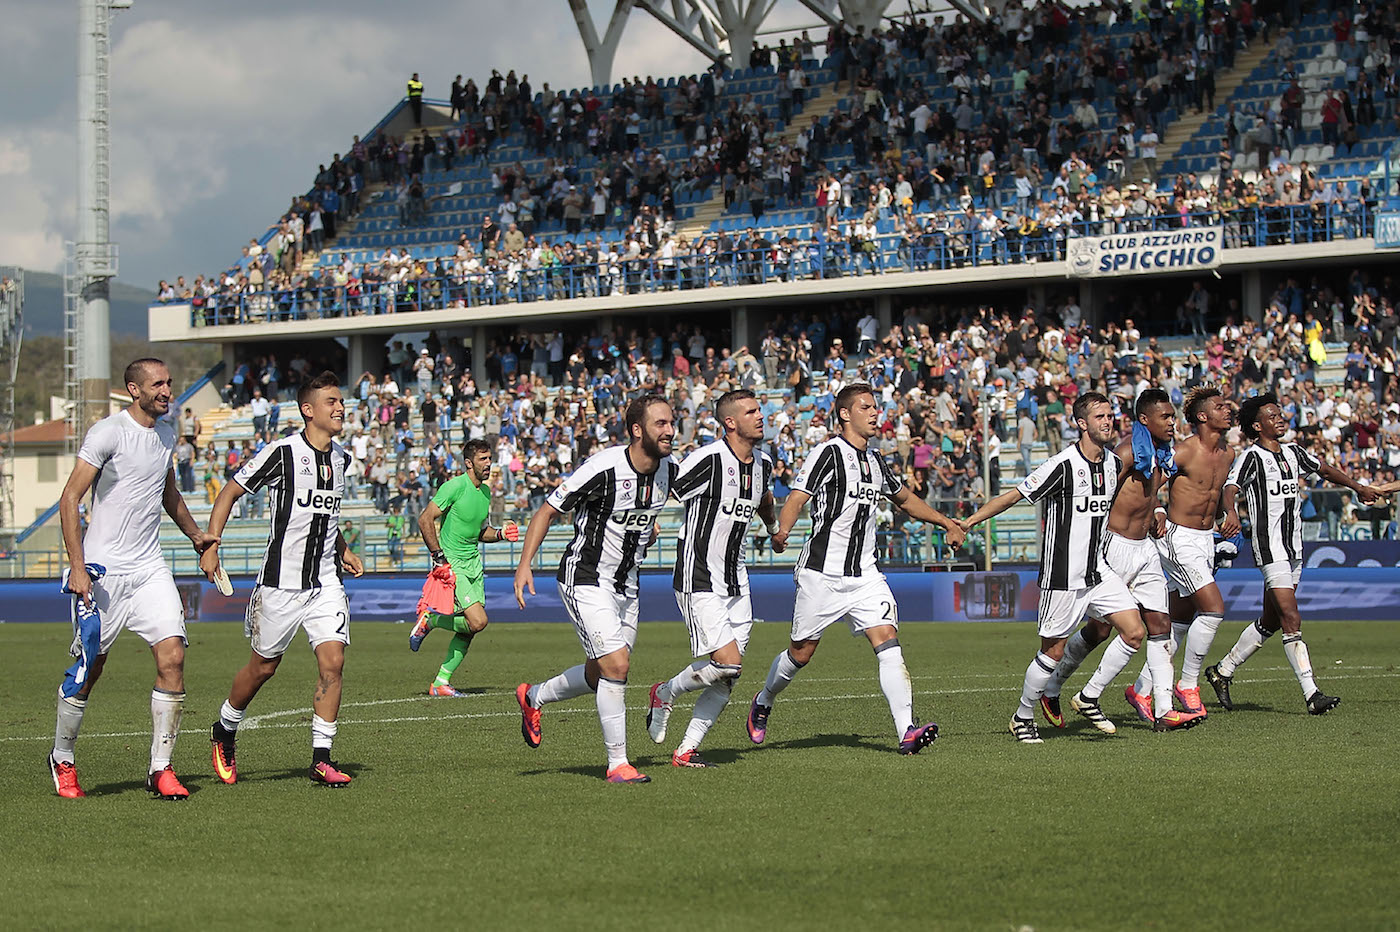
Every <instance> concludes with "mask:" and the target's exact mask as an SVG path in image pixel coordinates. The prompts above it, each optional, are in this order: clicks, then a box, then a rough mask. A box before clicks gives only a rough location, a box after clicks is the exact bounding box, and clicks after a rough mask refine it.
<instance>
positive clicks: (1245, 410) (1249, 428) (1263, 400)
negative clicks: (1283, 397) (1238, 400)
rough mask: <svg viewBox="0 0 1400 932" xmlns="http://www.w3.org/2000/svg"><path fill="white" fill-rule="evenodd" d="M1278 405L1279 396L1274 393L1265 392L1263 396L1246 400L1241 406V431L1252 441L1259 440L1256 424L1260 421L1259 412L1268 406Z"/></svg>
mask: <svg viewBox="0 0 1400 932" xmlns="http://www.w3.org/2000/svg"><path fill="white" fill-rule="evenodd" d="M1276 404H1278V396H1277V395H1275V394H1274V393H1273V392H1264V394H1262V395H1255V396H1254V397H1253V398H1246V399H1245V401H1244V404H1242V405H1240V430H1241V431H1243V432H1244V435H1245V436H1246V437H1248V438H1249V439H1250V440H1257V439H1259V428H1258V427H1257V426H1256V422H1257V421H1258V420H1259V411H1260V410H1261V409H1262V408H1265V407H1267V406H1268V405H1276Z"/></svg>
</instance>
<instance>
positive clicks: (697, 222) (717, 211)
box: [677, 84, 849, 240]
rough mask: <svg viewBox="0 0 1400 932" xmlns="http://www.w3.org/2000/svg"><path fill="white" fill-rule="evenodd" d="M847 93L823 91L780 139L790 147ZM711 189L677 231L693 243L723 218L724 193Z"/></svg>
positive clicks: (832, 88) (832, 87)
mask: <svg viewBox="0 0 1400 932" xmlns="http://www.w3.org/2000/svg"><path fill="white" fill-rule="evenodd" d="M809 90H811V88H809ZM848 93H849V92H847V93H837V92H836V85H835V84H830V85H828V86H826V87H824V88H822V89H821V90H820V91H819V92H818V93H817V95H816V96H815V97H808V98H807V99H806V100H805V101H804V102H803V106H802V112H801V113H799V114H797V115H796V116H794V117H793V118H792V122H790V123H788V125H787V126H786V127H784V129H783V131H782V132H781V133H780V134H779V136H778V138H779V139H781V140H782V141H783V142H785V143H788V144H791V143H792V142H793V141H794V140H796V139H797V137H798V134H800V133H801V132H802V131H803V130H804V129H807V128H809V127H811V125H812V124H813V123H815V122H817V121H818V120H820V119H821V118H822V117H824V116H826V115H827V114H829V113H830V112H831V111H832V110H833V109H834V108H835V107H836V104H837V103H838V102H839V101H840V100H841V99H842V98H843V97H846V96H847V94H848ZM711 190H712V191H714V194H713V195H712V196H711V197H710V199H709V200H708V201H702V202H700V203H698V204H696V205H694V206H695V213H694V214H693V215H692V216H691V217H690V218H689V219H687V220H683V221H681V222H680V223H678V224H677V231H678V232H679V233H680V235H682V236H684V237H685V238H686V239H690V240H693V239H695V238H696V237H697V236H700V235H701V234H702V233H704V232H706V231H707V230H709V228H710V224H711V223H713V222H714V221H716V220H718V219H719V218H720V217H723V216H724V191H723V189H722V188H721V187H720V185H719V183H718V182H716V183H715V185H714V186H713V187H712V188H711Z"/></svg>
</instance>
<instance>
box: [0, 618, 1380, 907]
mask: <svg viewBox="0 0 1400 932" xmlns="http://www.w3.org/2000/svg"><path fill="white" fill-rule="evenodd" d="M1242 627H1243V623H1239V622H1234V623H1227V624H1225V625H1224V626H1222V628H1221V631H1220V634H1219V636H1218V638H1217V641H1216V645H1215V649H1214V650H1213V651H1212V654H1211V658H1210V659H1211V660H1214V659H1216V658H1217V657H1218V656H1219V655H1220V654H1222V653H1223V652H1224V651H1225V650H1226V649H1227V648H1228V647H1229V646H1230V645H1231V644H1232V643H1233V642H1234V639H1235V637H1236V636H1237V635H1238V633H1239V631H1240V630H1241V628H1242ZM1304 632H1305V634H1306V635H1307V636H1308V640H1309V646H1310V648H1311V653H1312V659H1313V663H1314V667H1315V669H1316V671H1317V677H1318V682H1319V684H1320V685H1321V686H1322V688H1323V689H1324V690H1327V691H1328V692H1331V693H1333V694H1336V695H1341V696H1342V697H1343V699H1344V701H1343V703H1342V706H1341V708H1340V709H1338V710H1337V711H1336V712H1334V713H1332V714H1330V715H1327V716H1323V717H1320V718H1314V717H1310V716H1308V715H1307V714H1306V713H1305V710H1304V706H1303V700H1302V696H1301V693H1300V690H1299V688H1298V685H1297V681H1296V680H1295V679H1294V677H1293V674H1292V672H1291V671H1290V670H1289V668H1288V666H1287V662H1286V661H1285V659H1284V657H1283V652H1282V650H1281V648H1280V646H1279V644H1278V643H1276V642H1270V643H1269V644H1268V645H1266V646H1265V648H1264V649H1263V650H1262V651H1261V652H1260V653H1259V654H1257V655H1256V656H1255V657H1254V659H1253V660H1252V661H1251V663H1250V665H1249V666H1247V667H1245V668H1244V669H1242V670H1241V671H1240V673H1239V675H1238V676H1237V677H1236V685H1235V690H1234V694H1235V701H1236V706H1237V710H1236V711H1235V712H1233V713H1225V712H1223V711H1220V710H1219V709H1218V707H1217V706H1215V704H1214V702H1213V699H1214V697H1213V696H1211V695H1210V689H1209V687H1205V690H1204V691H1205V693H1206V694H1207V696H1208V699H1209V700H1210V701H1208V703H1207V705H1208V708H1210V710H1211V711H1210V717H1209V720H1208V721H1206V722H1205V723H1204V724H1203V725H1201V726H1200V727H1198V728H1196V729H1194V730H1192V731H1189V732H1182V733H1169V734H1154V733H1152V732H1151V731H1150V729H1148V728H1147V727H1146V726H1144V725H1142V724H1140V723H1139V722H1137V720H1136V718H1135V717H1133V716H1132V715H1131V712H1130V711H1129V709H1128V707H1127V705H1126V703H1125V702H1124V701H1123V699H1122V688H1123V686H1124V685H1125V682H1126V677H1127V676H1129V675H1134V674H1135V673H1136V670H1137V664H1134V665H1133V666H1132V667H1130V668H1129V669H1130V672H1129V673H1125V674H1124V678H1120V681H1119V682H1118V683H1117V684H1116V685H1115V687H1114V689H1113V690H1112V691H1110V692H1108V693H1106V694H1105V699H1104V707H1105V709H1106V710H1107V711H1108V712H1109V714H1110V716H1111V717H1113V718H1114V719H1115V720H1116V721H1117V722H1118V724H1119V734H1118V735H1117V736H1116V737H1105V736H1100V735H1099V734H1098V733H1097V732H1095V731H1094V730H1092V728H1090V727H1089V726H1088V725H1087V723H1084V722H1082V721H1078V720H1075V718H1074V713H1072V712H1070V711H1069V710H1068V702H1066V715H1067V716H1069V719H1070V720H1069V721H1068V727H1067V728H1065V729H1064V730H1062V731H1057V730H1055V729H1051V728H1049V727H1048V726H1047V727H1043V730H1042V735H1043V736H1044V737H1045V739H1046V741H1045V744H1043V745H1041V746H1038V747H1034V746H1021V745H1018V744H1016V742H1015V741H1014V740H1013V739H1012V738H1011V736H1010V735H1009V734H1008V733H1007V730H1006V724H1007V720H1008V719H1009V717H1010V715H1011V711H1012V708H1013V707H1014V704H1015V701H1016V696H1017V695H1018V694H1019V690H1020V682H1021V677H1022V674H1023V672H1024V670H1025V666H1026V663H1027V662H1028V661H1029V659H1030V657H1031V655H1032V653H1033V651H1034V648H1035V644H1036V640H1035V636H1034V631H1033V629H1032V627H1031V626H1029V625H1024V624H909V625H905V626H904V629H903V631H902V633H901V638H900V640H901V642H902V643H903V645H904V651H905V657H906V659H907V662H908V666H909V670H910V673H911V675H912V676H913V678H914V686H915V695H916V711H917V712H918V714H919V715H920V717H922V718H925V719H926V718H933V719H934V720H936V721H938V722H939V724H940V726H941V728H942V736H941V737H940V739H939V740H938V742H937V743H936V744H934V745H933V746H932V747H931V748H929V749H927V750H926V751H924V752H923V753H922V754H920V755H919V756H917V757H909V758H906V757H900V756H898V755H896V754H895V753H893V751H892V747H893V744H894V735H893V727H892V725H891V723H890V719H889V713H888V709H887V707H886V705H885V702H884V699H883V697H882V696H881V694H880V689H879V684H878V681H877V679H876V671H875V668H876V664H875V660H874V659H873V657H872V655H871V652H870V649H869V647H868V645H866V643H865V642H864V641H863V640H861V641H856V640H852V639H851V638H849V637H847V636H845V635H844V633H842V631H841V629H839V628H833V629H832V630H831V632H830V633H829V634H828V635H827V637H826V640H825V643H824V645H823V647H822V648H821V650H819V651H818V652H817V655H816V657H815V659H814V660H813V662H812V664H811V665H810V666H809V667H808V668H807V669H806V670H804V671H803V673H802V675H801V676H800V677H799V678H798V679H797V680H796V682H795V683H794V685H793V686H792V687H791V688H790V689H789V690H787V692H785V693H784V694H783V695H782V696H781V697H780V698H779V700H778V704H777V705H776V707H775V708H774V712H773V717H772V720H771V722H770V727H769V731H768V742H767V743H766V744H765V745H764V746H762V747H754V746H753V745H751V744H750V743H749V741H748V739H747V737H746V735H745V734H744V729H743V718H744V714H745V710H746V708H747V705H748V699H749V697H750V696H752V694H753V693H754V691H755V690H757V689H758V687H759V686H760V685H761V680H762V678H763V675H764V674H765V672H766V671H767V667H768V664H769V662H770V661H771V659H772V657H773V656H774V654H775V653H776V652H777V651H778V650H780V649H781V648H782V647H783V646H784V645H785V643H786V635H787V626H786V625H780V624H766V625H758V626H757V627H756V630H755V633H754V640H753V644H752V645H751V647H750V650H749V663H748V665H747V667H746V670H745V673H744V677H743V679H742V680H741V681H740V685H739V687H738V689H737V690H736V694H735V700H734V701H733V702H732V703H731V705H730V707H729V709H727V710H726V712H725V714H724V716H723V717H722V718H721V719H720V721H719V723H718V724H717V725H716V726H715V728H714V730H713V731H712V732H711V734H710V737H709V739H708V740H707V742H706V744H705V747H704V752H705V754H706V755H707V756H708V757H710V758H711V759H712V760H714V761H715V762H716V763H718V764H720V765H721V766H719V767H716V768H714V769H711V770H680V769H676V768H672V767H671V766H670V764H669V759H670V757H669V755H670V751H671V750H672V748H673V746H674V744H675V742H676V741H677V740H678V739H679V737H680V735H681V733H682V732H683V731H684V729H685V724H686V722H687V721H688V719H689V709H690V705H691V701H693V697H685V698H684V699H683V700H682V701H681V702H680V703H678V704H677V708H676V713H675V715H674V716H673V717H672V720H671V726H670V729H671V735H670V736H669V737H668V740H667V744H666V745H664V746H657V745H654V744H652V743H651V742H650V741H649V739H648V738H647V734H646V729H645V726H644V724H643V717H644V715H645V711H644V709H643V705H644V703H645V700H646V696H647V688H648V686H649V685H650V684H651V683H652V682H653V681H655V680H657V679H662V678H665V677H668V676H670V675H671V674H672V673H674V672H675V671H676V670H677V669H679V668H680V666H681V665H683V664H684V663H686V662H688V660H689V659H690V658H689V655H688V643H687V638H686V634H685V631H684V629H683V627H682V626H681V625H680V624H679V623H652V624H644V625H642V628H641V633H640V637H639V639H638V645H637V651H636V655H635V658H634V663H633V670H632V676H631V683H630V686H629V690H628V695H629V714H628V737H629V748H630V751H631V754H632V759H633V761H634V762H635V763H637V764H638V765H639V766H640V767H641V768H642V769H643V770H644V771H646V772H648V773H650V774H651V776H652V778H653V782H652V783H651V784H649V785H646V786H613V785H608V784H606V783H604V781H603V780H602V773H603V749H602V742H601V738H600V736H599V729H598V722H597V717H596V714H595V710H594V705H593V702H592V699H591V697H585V698H583V699H578V700H574V701H572V702H569V703H563V704H559V705H553V706H549V707H547V708H546V709H545V712H544V721H543V732H544V742H543V745H542V746H541V747H540V748H539V749H538V750H533V751H532V750H530V749H529V748H527V747H526V746H525V744H524V743H523V741H522V740H521V737H520V720H519V714H518V711H517V707H516V704H515V698H514V695H513V689H514V687H515V684H516V683H518V682H520V681H521V680H526V679H528V680H531V681H534V680H537V679H540V678H542V677H543V676H545V675H548V674H551V673H554V672H557V671H558V670H559V669H562V668H563V667H565V666H568V665H571V664H574V663H576V662H578V660H579V657H580V651H579V648H578V643H577V640H576V638H575V636H574V632H573V630H572V629H571V628H570V627H569V626H568V625H558V624H555V625H528V624H498V625H496V626H494V627H492V628H490V629H488V630H487V631H486V632H485V634H483V635H482V636H480V637H478V638H477V640H476V643H475V644H474V645H473V646H472V649H471V652H470V653H469V654H468V656H467V660H466V663H465V664H464V665H463V667H462V669H461V670H459V671H458V674H457V685H459V686H460V687H463V688H466V689H468V690H469V691H470V695H468V696H467V697H465V698H461V699H432V700H430V699H428V698H427V697H426V695H424V693H425V691H426V688H427V686H428V683H429V682H430V681H431V678H432V675H433V673H434V672H435V671H436V665H437V663H438V662H439V660H440V659H441V652H442V650H443V649H444V648H445V646H446V637H445V635H444V634H442V633H441V632H438V633H435V634H433V635H432V636H430V637H429V638H428V640H427V642H426V643H425V645H424V648H423V651H422V653H419V654H411V653H409V651H408V650H407V647H406V641H407V636H408V627H407V626H403V625H388V624H373V623H365V624H361V625H359V626H357V627H355V628H354V630H353V645H352V647H351V648H350V650H349V653H348V659H347V667H346V674H345V705H344V707H343V709H342V713H341V726H340V733H339V735H338V737H337V742H336V749H335V757H336V758H337V759H338V760H339V761H340V762H341V764H342V766H343V769H345V770H346V771H347V772H349V773H351V774H352V775H353V776H354V777H355V782H354V785H352V786H350V787H349V788H347V789H344V790H328V789H325V788H320V787H316V786H313V785H311V784H310V783H309V781H308V780H307V779H306V767H307V764H308V762H309V759H310V728H309V720H310V709H309V708H308V706H309V704H310V696H311V692H312V688H313V685H314V682H313V681H314V664H313V661H312V658H311V655H310V652H309V651H308V650H307V649H306V647H305V641H304V640H303V641H299V642H298V643H295V644H294V645H293V648H292V650H291V651H290V652H289V653H288V655H287V658H286V660H285V661H284V663H283V664H282V668H281V670H280V671H279V673H278V675H277V676H276V677H275V678H274V679H273V680H272V681H271V682H270V683H268V685H267V686H266V687H264V689H263V691H262V693H261V694H260V695H259V697H258V700H257V702H256V703H254V705H253V706H252V707H251V708H250V710H249V715H250V717H256V718H254V719H253V720H252V722H251V724H253V725H255V726H256V727H248V724H245V726H244V728H243V729H242V730H241V731H240V741H239V751H238V765H239V771H240V782H239V784H238V785H236V786H224V785H223V784H221V783H219V782H218V781H217V779H216V778H215V777H214V775H213V772H212V769H211V766H210V762H209V741H208V730H209V724H210V723H211V722H212V721H213V719H214V718H215V717H216V715H217V711H218V708H219V704H220V702H221V701H222V700H223V698H224V696H225V694H226V691H227V688H228V683H229V680H230V678H231V677H232V675H233V673H234V671H235V670H236V669H237V667H239V666H240V665H241V664H242V663H243V662H244V660H245V659H246V656H247V647H246V641H245V640H244V639H243V637H242V630H241V625H235V624H198V625H193V626H191V628H190V648H189V652H188V661H187V665H186V684H187V690H188V699H187V701H186V705H185V717H184V726H183V731H182V736H181V739H180V743H179V746H178V747H177V749H176V752H175V760H174V764H175V768H176V771H177V772H178V773H179V774H180V775H181V777H182V778H183V779H184V782H185V784H186V785H187V786H188V787H189V788H190V791H191V797H190V799H189V801H188V802H185V803H168V802H158V801H155V800H152V799H150V798H148V796H147V793H146V791H145V789H144V777H145V770H146V763H147V754H148V750H149V744H150V717H149V709H148V707H149V702H148V696H149V693H150V685H151V681H152V677H153V666H152V663H151V660H150V655H149V652H148V651H147V649H146V648H145V646H144V644H142V643H141V642H140V641H139V640H138V639H137V638H134V637H132V636H130V635H126V636H123V637H122V638H121V640H120V641H119V642H118V643H117V645H116V648H115V649H114V650H113V653H112V656H111V658H110V660H109V662H108V664H107V669H106V672H105V674H104V676H103V679H102V682H101V683H100V684H99V686H98V688H97V690H96V691H95V694H94V699H93V701H92V703H91V705H90V706H89V709H88V714H87V717H86V719H85V721H84V723H83V737H82V738H81V739H80V740H79V743H78V772H79V776H80V778H81V780H82V782H83V784H84V787H85V788H86V790H87V791H88V794H89V798H88V799H86V800H77V801H69V800H60V799H58V798H57V797H56V796H55V795H54V793H53V786H52V783H51V781H50V779H49V775H48V771H47V767H46V765H45V757H46V754H47V752H48V749H49V746H50V741H51V740H52V734H53V718H54V698H53V697H54V694H55V690H56V687H57V684H58V681H59V677H60V675H61V672H62V669H63V667H64V666H66V665H67V662H68V661H67V659H66V653H65V648H66V646H67V640H68V634H67V627H66V626H64V625H56V624H55V625H9V626H2V627H0V656H3V657H4V658H5V660H4V668H5V672H6V675H5V677H4V679H3V681H0V807H3V808H2V809H0V812H3V819H0V871H2V872H3V877H4V887H5V891H6V892H5V896H4V901H5V909H4V912H5V914H6V915H7V916H8V919H7V920H6V924H7V925H8V926H9V927H11V928H43V927H51V928H57V927H64V928H77V927H104V928H110V927H132V926H164V927H172V928H174V927H182V926H200V927H231V926H243V927H247V926H251V925H257V926H263V927H272V928H284V927H293V926H301V927H313V928H333V927H347V926H348V927H352V928H363V927H375V928H384V927H396V928H399V927H420V928H430V927H433V926H435V925H447V926H456V925H457V924H458V923H462V924H464V925H469V926H474V927H485V928H524V927H542V926H543V925H544V924H546V923H549V924H551V925H557V926H559V927H563V928H617V927H621V926H631V927H662V926H668V925H679V924H697V925H700V926H704V927H710V926H713V927H717V928H763V929H773V928H796V927H809V928H810V927H816V928H842V927H871V926H875V925H876V924H880V925H899V926H919V927H924V928H938V929H944V928H953V929H958V928H968V929H1020V928H1023V927H1029V928H1033V929H1036V930H1047V929H1122V928H1128V927H1158V928H1172V927H1199V928H1222V929H1224V928H1229V929H1236V928H1274V929H1277V928H1299V929H1302V928H1319V927H1331V928H1350V929H1367V928H1377V929H1378V928H1395V927H1396V924H1397V922H1400V911H1398V910H1397V907H1396V905H1395V898H1394V887H1393V885H1394V883H1395V865H1396V862H1397V855H1400V832H1397V829H1400V775H1397V769H1396V762H1397V760H1400V753H1398V752H1400V732H1398V731H1397V729H1396V727H1395V722H1396V718H1397V712H1400V670H1397V667H1396V659H1397V657H1400V623H1388V622H1364V623H1347V622H1315V623H1309V624H1306V625H1305V627H1304ZM1097 656H1098V655H1097V654H1096V655H1095V658H1094V661H1092V662H1097ZM1089 672H1091V671H1090V670H1088V669H1086V670H1084V671H1081V673H1080V674H1079V675H1077V676H1076V678H1075V679H1074V680H1073V681H1071V684H1070V687H1071V688H1072V687H1075V686H1077V685H1079V684H1082V682H1083V681H1084V679H1085V678H1086V677H1087V675H1088V673H1089ZM1203 685H1204V684H1203ZM1069 695H1070V692H1069V690H1068V688H1067V690H1066V693H1065V696H1066V698H1068V696H1069ZM1387 891H1390V892H1387Z"/></svg>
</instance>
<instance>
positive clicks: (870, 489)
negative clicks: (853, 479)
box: [846, 482, 880, 503]
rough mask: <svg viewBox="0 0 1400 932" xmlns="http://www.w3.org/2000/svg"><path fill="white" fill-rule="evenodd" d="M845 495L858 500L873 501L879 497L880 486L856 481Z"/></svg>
mask: <svg viewBox="0 0 1400 932" xmlns="http://www.w3.org/2000/svg"><path fill="white" fill-rule="evenodd" d="M846 497H847V498H852V499H855V500H856V501H858V502H871V503H874V502H876V501H878V500H879V498H880V487H879V486H877V485H870V484H869V483H866V482H857V483H856V484H855V485H854V486H852V487H851V489H850V491H848V492H847V493H846Z"/></svg>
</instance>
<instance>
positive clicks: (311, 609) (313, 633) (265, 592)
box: [243, 586, 350, 660]
mask: <svg viewBox="0 0 1400 932" xmlns="http://www.w3.org/2000/svg"><path fill="white" fill-rule="evenodd" d="M297 628H302V629H304V630H305V631H306V640H307V641H308V642H310V644H311V649H312V650H313V651H314V650H315V649H316V648H318V647H320V646H321V645H322V644H325V643H326V642H327V641H339V642H340V643H342V644H349V643H350V602H349V600H347V599H346V598H345V590H344V588H342V587H340V586H322V587H321V588H319V589H274V588H273V587H271V586H257V587H256V588H254V589H253V595H252V597H251V598H250V599H249V600H248V613H247V615H245V616H244V622H243V632H244V633H245V634H246V635H248V640H249V641H250V642H251V643H252V645H253V652H254V653H256V654H257V655H258V656H259V657H266V658H268V659H269V660H271V659H273V658H275V657H281V656H282V655H283V654H285V653H286V652H287V648H288V647H291V646H292V638H293V637H295V636H296V633H297Z"/></svg>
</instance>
